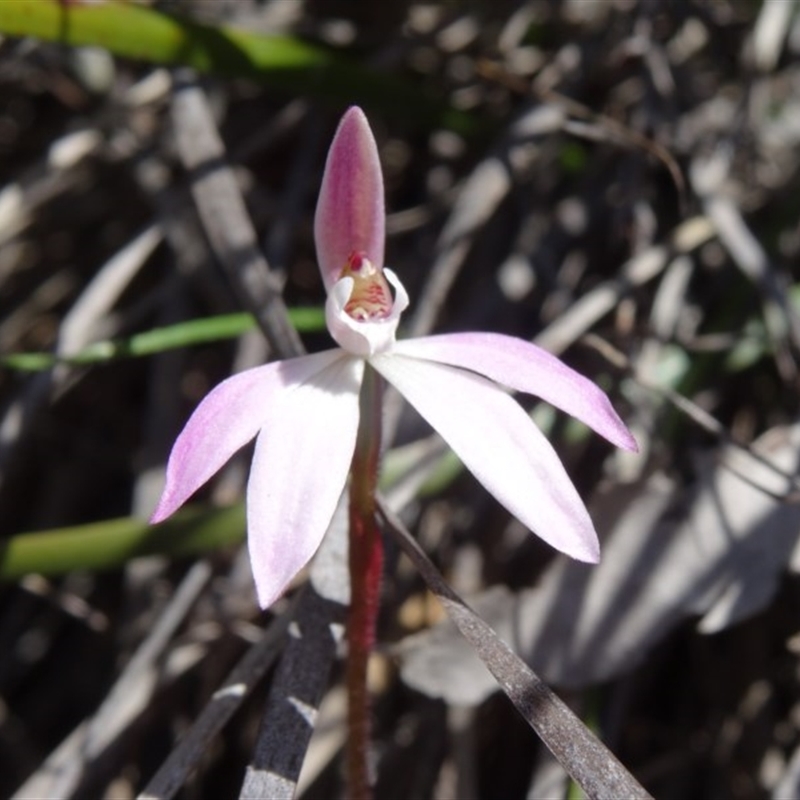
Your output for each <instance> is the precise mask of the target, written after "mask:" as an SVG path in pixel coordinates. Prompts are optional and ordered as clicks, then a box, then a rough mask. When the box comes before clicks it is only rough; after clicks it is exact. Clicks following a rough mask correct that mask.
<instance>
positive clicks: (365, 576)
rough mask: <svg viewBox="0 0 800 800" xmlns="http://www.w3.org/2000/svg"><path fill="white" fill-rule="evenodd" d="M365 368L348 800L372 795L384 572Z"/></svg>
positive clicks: (356, 480)
mask: <svg viewBox="0 0 800 800" xmlns="http://www.w3.org/2000/svg"><path fill="white" fill-rule="evenodd" d="M364 369H365V372H364V382H363V384H362V387H361V397H360V404H361V419H360V422H359V427H358V437H357V439H356V449H355V453H354V454H353V466H352V473H351V479H350V481H351V482H350V611H349V614H348V618H347V639H348V644H349V648H348V655H347V693H348V716H347V723H348V734H349V735H348V741H347V784H348V792H347V797H348V798H350V800H368V799H369V798H371V797H372V790H371V782H370V775H369V763H368V754H369V740H370V704H369V696H368V691H367V664H368V662H369V655H370V653H371V651H372V647H373V644H374V643H375V626H376V622H377V618H378V609H379V600H380V597H379V595H380V585H381V573H382V572H383V543H382V541H381V534H380V530H379V529H378V525H377V520H376V515H375V512H376V505H375V492H376V490H377V482H378V463H379V459H380V445H381V415H382V394H383V381H382V379H381V377H380V376H379V375H378V374H377V373H376V372H375V371H374V370H373V369H372V367H370V366H369V364H365V366H364Z"/></svg>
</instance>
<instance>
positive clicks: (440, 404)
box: [370, 352, 600, 562]
mask: <svg viewBox="0 0 800 800" xmlns="http://www.w3.org/2000/svg"><path fill="white" fill-rule="evenodd" d="M370 363H371V364H372V366H373V367H375V369H376V370H378V372H380V373H381V375H383V376H384V377H385V378H386V379H387V380H388V381H389V382H390V383H391V384H393V385H394V386H395V387H396V388H397V389H398V390H399V391H400V393H401V394H403V395H404V396H405V397H406V399H407V400H408V401H409V402H410V403H411V405H413V406H414V407H415V408H416V409H417V411H419V413H420V414H421V415H422V416H423V417H424V418H425V419H426V420H427V421H428V422H429V423H430V424H431V425H432V426H433V427H434V428H435V429H436V430H437V431H438V432H439V433H440V434H441V436H442V437H443V438H444V440H445V441H446V442H447V443H448V444H449V445H450V447H452V448H453V450H454V451H455V453H456V455H457V456H458V457H459V458H460V459H461V460H462V461H463V462H464V465H465V466H466V467H467V468H468V469H469V470H470V472H472V474H473V475H474V476H475V477H476V478H477V479H478V480H479V481H480V482H481V483H482V484H483V485H484V486H485V487H486V489H487V490H488V491H489V492H490V493H491V494H493V495H494V496H495V497H496V498H497V500H498V501H499V502H500V503H502V505H504V506H505V507H506V508H507V509H508V510H509V511H510V512H511V513H512V514H513V515H514V516H515V517H517V518H518V519H519V520H520V522H522V523H523V524H524V525H526V526H527V527H528V528H530V529H531V530H532V531H534V532H535V533H536V534H537V535H538V536H540V537H541V538H542V539H544V540H545V541H546V542H547V543H548V544H550V545H552V546H553V547H555V548H556V549H558V550H561V551H562V552H564V553H566V554H567V555H569V556H572V557H573V558H577V559H578V560H579V561H589V562H597V561H598V560H599V557H600V548H599V544H598V541H597V534H596V533H595V530H594V526H593V525H592V521H591V519H590V518H589V514H588V512H587V511H586V507H585V506H584V504H583V501H582V500H581V498H580V496H579V495H578V492H577V490H576V489H575V487H574V486H573V484H572V481H571V480H570V478H569V476H568V475H567V473H566V471H565V470H564V466H563V465H562V463H561V461H560V460H559V458H558V456H557V455H556V452H555V450H554V449H553V447H552V445H551V444H550V442H548V441H547V439H546V438H545V436H544V434H542V432H541V431H540V430H539V429H538V428H537V427H536V425H534V423H533V422H532V421H531V419H530V417H528V415H527V414H526V413H525V411H524V410H523V409H522V407H521V406H520V405H519V404H518V403H516V402H515V401H514V400H513V399H512V398H511V397H509V395H507V394H506V393H505V392H503V391H502V390H501V389H500V388H499V387H497V386H495V385H494V384H492V383H491V382H490V381H488V380H487V379H486V378H483V377H481V376H480V375H475V374H473V373H471V372H465V371H463V370H460V369H457V368H455V367H450V366H446V365H444V364H436V363H432V362H430V361H423V360H419V359H411V358H407V357H405V356H402V355H398V354H397V353H396V352H395V353H387V354H386V355H379V356H375V357H374V358H372V359H370Z"/></svg>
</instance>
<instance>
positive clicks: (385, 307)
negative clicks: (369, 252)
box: [339, 251, 393, 322]
mask: <svg viewBox="0 0 800 800" xmlns="http://www.w3.org/2000/svg"><path fill="white" fill-rule="evenodd" d="M342 278H352V279H353V291H352V292H351V293H350V299H349V300H348V301H347V305H345V307H344V310H345V311H346V312H347V314H348V315H349V316H351V317H352V318H353V319H355V320H358V321H359V322H364V321H365V320H370V319H385V318H386V317H388V316H389V314H390V312H391V310H392V303H393V300H392V292H391V290H390V289H389V284H388V283H387V281H386V278H384V277H383V271H382V270H380V269H378V268H377V267H376V266H375V265H374V264H373V263H372V262H371V261H370V260H369V259H368V258H367V257H366V255H365V254H364V253H358V252H355V251H354V252H352V253H350V256H349V257H348V259H347V264H345V266H344V269H343V270H342V272H341V274H340V275H339V279H340V280H341V279H342Z"/></svg>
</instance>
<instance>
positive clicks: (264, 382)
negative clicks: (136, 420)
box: [152, 107, 636, 608]
mask: <svg viewBox="0 0 800 800" xmlns="http://www.w3.org/2000/svg"><path fill="white" fill-rule="evenodd" d="M384 224H385V213H384V199H383V176H382V173H381V167H380V162H379V158H378V150H377V146H376V144H375V140H374V138H373V135H372V132H371V130H370V127H369V124H368V122H367V120H366V117H365V116H364V114H363V112H362V111H361V110H360V109H359V108H355V107H354V108H350V109H349V110H348V111H347V112H346V113H345V115H344V117H343V118H342V121H341V123H340V124H339V127H338V129H337V131H336V135H335V137H334V140H333V143H332V145H331V148H330V151H329V153H328V158H327V163H326V165H325V172H324V175H323V179H322V187H321V189H320V194H319V200H318V204H317V210H316V216H315V221H314V237H315V242H316V249H317V258H318V261H319V266H320V270H321V273H322V279H323V282H324V284H325V288H326V290H327V295H328V296H327V303H326V306H325V314H326V321H327V325H328V329H329V331H330V333H331V335H332V336H333V338H334V339H335V341H336V342H337V344H338V345H339V347H338V348H336V349H333V350H327V351H325V352H321V353H315V354H313V355H307V356H301V357H299V358H293V359H288V360H285V361H278V362H273V363H270V364H267V365H265V366H261V367H256V368H255V369H249V370H246V371H244V372H242V373H239V374H237V375H234V376H233V377H231V378H228V379H227V380H225V381H223V382H222V383H221V384H219V385H218V386H217V387H216V388H215V389H213V390H212V391H211V392H210V393H209V394H208V395H207V396H206V397H205V398H204V399H203V400H202V402H201V403H200V405H199V406H198V408H197V409H196V411H195V412H194V413H193V414H192V416H191V418H190V419H189V421H188V423H187V424H186V427H185V428H184V429H183V431H182V432H181V434H180V435H179V436H178V439H177V440H176V442H175V445H174V447H173V449H172V453H171V455H170V458H169V463H168V465H167V477H166V487H165V489H164V492H163V495H162V497H161V500H160V502H159V504H158V507H157V509H156V511H155V513H154V515H153V518H152V521H153V522H159V521H161V520H163V519H165V518H166V517H168V516H170V515H171V514H172V513H173V512H174V511H175V510H176V509H178V508H179V507H180V506H181V505H183V503H185V502H186V500H187V499H188V498H189V497H190V495H192V494H193V493H194V492H195V491H196V490H197V489H198V488H199V487H200V486H202V485H203V484H204V483H206V481H208V480H209V478H211V476H212V475H214V473H215V472H217V471H218V470H219V469H220V468H221V467H222V466H223V464H225V462H226V461H227V460H228V459H229V458H230V457H231V456H232V455H233V454H234V453H235V452H236V451H237V450H239V449H240V448H241V447H243V446H244V445H246V444H247V443H248V442H249V441H251V440H252V439H254V438H255V439H256V445H255V453H254V456H253V463H252V468H251V472H250V477H249V481H248V486H247V527H248V547H249V551H250V560H251V564H252V569H253V575H254V578H255V583H256V589H257V592H258V598H259V602H260V604H261V605H262V607H264V608H266V607H267V606H269V605H270V604H271V603H272V602H273V601H274V600H276V599H277V598H278V597H279V596H280V595H281V594H282V593H283V592H284V591H285V589H286V587H287V585H288V584H289V582H290V581H291V580H292V578H293V577H294V576H295V575H296V574H297V573H298V572H299V571H300V570H301V569H302V568H303V567H304V566H305V565H306V564H307V563H308V561H309V560H310V559H311V557H312V556H313V555H314V553H315V551H316V550H317V548H318V547H319V544H320V542H321V541H322V538H323V536H324V534H325V531H326V529H327V527H328V525H329V523H330V521H331V519H332V517H333V514H334V511H335V509H336V505H337V503H338V500H339V497H340V495H341V493H342V491H343V489H344V487H345V484H346V482H347V478H348V473H349V470H350V465H351V460H352V458H353V451H354V447H355V443H356V433H357V430H358V425H359V390H360V387H361V384H362V379H363V377H364V371H365V365H366V364H369V365H370V366H371V367H372V368H373V369H374V370H375V371H376V372H377V373H379V374H380V375H381V376H383V378H384V379H385V380H387V381H388V382H389V383H390V384H392V385H393V386H394V387H395V388H396V389H398V390H399V391H400V393H401V394H402V395H403V396H404V397H405V398H406V400H408V402H409V403H411V405H412V406H413V407H414V408H416V409H417V411H418V412H419V413H420V414H421V415H422V416H423V417H424V418H425V419H426V420H427V421H428V422H429V423H430V424H431V425H432V426H433V428H434V429H435V430H436V431H438V432H439V434H440V435H441V436H442V437H443V439H444V440H445V441H446V442H447V443H448V444H449V446H450V447H451V448H452V449H453V451H454V452H455V453H456V455H457V456H458V457H459V458H460V459H461V461H462V462H463V463H464V465H465V466H466V467H467V468H468V469H469V470H470V472H472V474H473V475H474V476H475V477H476V478H477V479H478V481H480V483H482V484H483V486H484V487H485V488H486V489H487V490H488V491H489V492H490V493H491V494H492V495H494V497H495V498H496V499H497V500H498V501H499V502H500V503H501V504H502V505H503V506H505V507H506V508H507V509H508V511H510V512H511V513H512V514H513V515H514V516H516V517H517V518H518V519H519V520H520V522H522V523H523V524H524V525H525V526H526V527H528V528H530V529H531V530H532V531H533V532H535V533H536V534H537V535H538V536H540V537H541V538H542V539H544V540H545V541H546V542H548V543H549V544H551V545H552V546H553V547H555V548H557V549H558V550H561V551H562V552H564V553H566V554H567V555H569V556H572V557H574V558H576V559H579V560H581V561H588V562H596V561H598V559H599V544H598V540H597V534H596V533H595V530H594V527H593V525H592V521H591V519H590V518H589V514H588V512H587V510H586V507H585V506H584V504H583V502H582V500H581V498H580V496H579V495H578V492H577V490H576V489H575V487H574V486H573V484H572V481H571V480H570V478H569V476H568V475H567V473H566V471H565V469H564V467H563V465H562V464H561V461H560V460H559V458H558V456H557V455H556V452H555V450H554V449H553V447H552V446H551V445H550V443H549V442H548V441H547V439H546V438H545V436H544V434H542V433H541V431H540V430H539V429H538V428H537V427H536V425H535V424H534V423H533V421H532V420H531V418H530V417H529V415H528V414H527V413H526V412H525V411H524V410H523V408H522V407H521V406H520V405H519V404H518V403H517V402H516V401H515V400H514V399H513V398H512V397H511V396H510V395H509V394H508V392H507V390H508V389H511V390H515V391H519V392H527V393H529V394H533V395H536V396H538V397H540V398H542V399H544V400H546V401H547V402H549V403H551V404H552V405H554V406H556V407H557V408H559V409H561V410H562V411H565V412H567V413H568V414H571V415H572V416H573V417H575V418H577V419H579V420H580V421H581V422H583V423H585V424H586V425H588V426H589V427H590V428H592V429H593V430H594V431H596V432H597V433H599V434H600V435H601V436H603V437H605V438H606V439H608V440H609V441H610V442H611V443H612V444H615V445H617V446H618V447H622V448H624V449H627V450H635V449H636V442H635V441H634V439H633V437H632V436H631V434H630V432H629V431H628V429H627V428H626V427H625V425H624V424H623V423H622V421H621V420H620V418H619V417H618V416H617V414H616V412H615V411H614V409H613V408H612V406H611V403H610V401H609V399H608V397H607V396H606V395H605V394H604V393H603V392H602V391H601V390H600V389H599V388H598V387H597V386H596V385H595V384H594V383H593V382H592V381H590V380H588V379H587V378H585V377H583V376H582V375H580V374H578V373H577V372H575V371H574V370H572V369H571V368H570V367H568V366H566V365H565V364H564V363H563V362H562V361H560V360H559V359H558V358H556V357H555V356H553V355H551V354H550V353H548V352H546V351H544V350H542V349H541V348H539V347H536V346H535V345H533V344H530V343H529V342H525V341H523V340H521V339H517V338H513V337H510V336H505V335H501V334H497V333H451V334H445V335H438V336H426V337H421V338H417V339H408V340H397V339H396V331H397V325H398V322H399V320H400V315H401V314H402V312H403V311H404V310H405V309H406V307H407V306H408V295H407V294H406V291H405V289H404V288H403V285H402V283H401V282H400V280H399V279H398V277H397V276H396V275H395V274H394V273H393V272H392V271H391V270H389V269H387V268H385V267H384V263H383V258H384Z"/></svg>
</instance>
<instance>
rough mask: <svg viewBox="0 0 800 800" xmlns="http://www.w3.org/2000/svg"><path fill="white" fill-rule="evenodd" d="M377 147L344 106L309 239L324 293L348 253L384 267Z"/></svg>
mask: <svg viewBox="0 0 800 800" xmlns="http://www.w3.org/2000/svg"><path fill="white" fill-rule="evenodd" d="M383 204H384V200H383V173H382V172H381V162H380V158H379V156H378V146H377V145H376V144H375V137H374V136H373V135H372V131H371V130H370V127H369V123H368V122H367V118H366V116H364V112H363V111H362V110H361V109H360V108H358V107H357V106H352V107H351V108H349V109H348V110H347V111H346V112H345V114H344V116H343V117H342V121H341V122H340V123H339V127H338V128H337V129H336V134H335V135H334V137H333V142H332V143H331V146H330V149H329V150H328V159H327V161H326V162H325V172H324V174H323V176H322V186H321V187H320V190H319V199H318V200H317V210H316V214H315V216H314V241H315V243H316V246H317V261H318V263H319V268H320V272H321V274H322V280H323V281H324V282H325V289H326V290H327V291H330V289H331V287H332V286H333V284H334V283H335V282H336V281H337V280H338V278H339V275H340V274H341V272H342V269H343V268H344V266H345V264H347V260H348V258H349V256H350V254H351V253H352V252H354V251H356V252H362V253H364V254H365V255H366V256H367V258H369V260H370V261H371V262H372V263H373V264H374V265H375V266H376V267H377V268H378V269H380V268H381V267H383V247H384V240H385V227H384V226H385V212H384V205H383Z"/></svg>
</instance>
